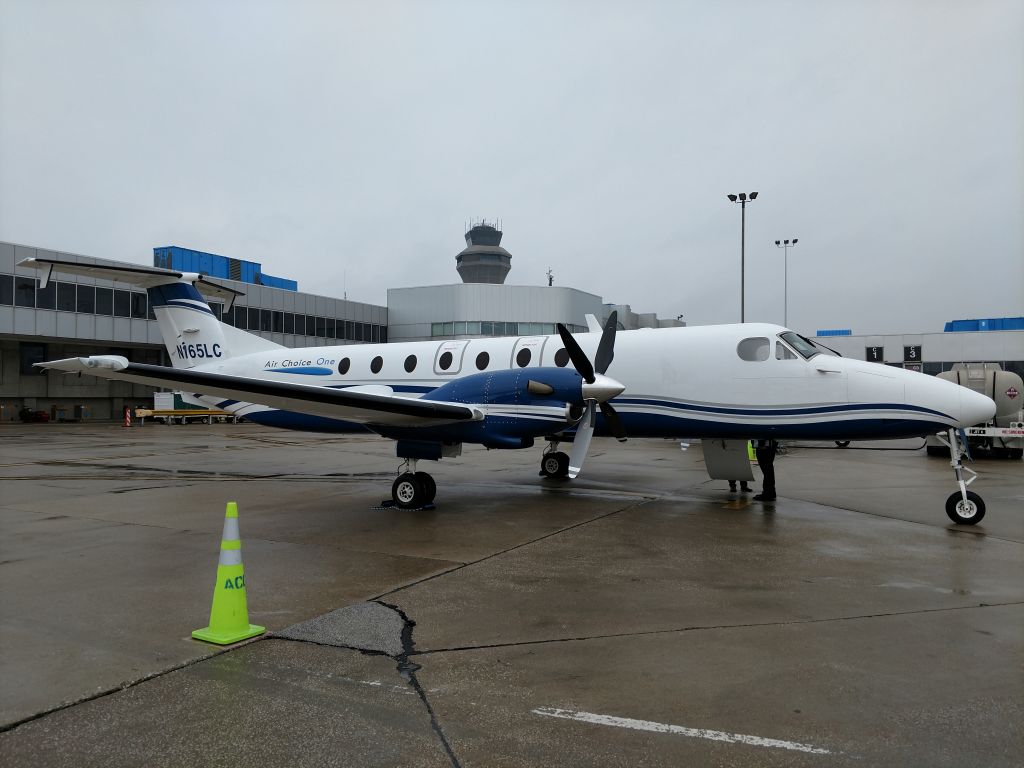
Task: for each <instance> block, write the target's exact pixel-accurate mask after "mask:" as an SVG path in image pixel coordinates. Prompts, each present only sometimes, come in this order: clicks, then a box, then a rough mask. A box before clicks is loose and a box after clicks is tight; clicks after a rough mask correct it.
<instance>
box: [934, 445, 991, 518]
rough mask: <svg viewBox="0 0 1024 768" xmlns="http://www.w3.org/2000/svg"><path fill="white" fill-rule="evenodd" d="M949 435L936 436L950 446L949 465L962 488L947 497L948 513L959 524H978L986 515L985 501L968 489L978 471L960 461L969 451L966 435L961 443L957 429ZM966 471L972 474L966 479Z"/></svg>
mask: <svg viewBox="0 0 1024 768" xmlns="http://www.w3.org/2000/svg"><path fill="white" fill-rule="evenodd" d="M948 435H949V437H948V439H947V438H946V437H945V436H943V435H941V434H939V435H936V437H938V439H939V440H941V441H942V442H943V443H945V444H946V445H947V446H949V465H950V466H951V467H952V468H953V474H954V475H956V482H957V485H959V486H960V490H958V491H955V492H954V493H952V494H951V495H950V497H949V498H948V499H946V515H947V516H948V517H949V519H950V520H952V521H953V522H954V523H956V524H957V525H977V524H978V523H980V522H981V518H983V517H984V516H985V502H984V501H982V499H981V496H979V495H978V494H976V493H975V492H974V491H968V490H967V486H968V485H970V484H971V483H973V482H974V481H975V480H976V479H977V477H978V473H977V472H975V471H974V470H973V469H970V468H969V467H965V466H964V465H963V464H961V463H960V457H961V456H963V455H964V453H966V452H967V449H966V447H965V446H966V444H967V440H966V437H965V438H964V439H963V445H961V443H960V441H959V440H957V430H955V429H951V430H949V432H948ZM964 472H970V473H971V476H970V477H968V478H966V479H965V478H964Z"/></svg>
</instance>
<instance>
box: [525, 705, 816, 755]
mask: <svg viewBox="0 0 1024 768" xmlns="http://www.w3.org/2000/svg"><path fill="white" fill-rule="evenodd" d="M533 714H535V715H541V716H542V717H557V718H561V719H563V720H575V721H576V722H579V723H592V724H594V725H608V726H612V727H614V728H629V729H631V730H634V731H651V732H653V733H673V734H676V735H678V736H689V737H691V738H695V739H709V740H710V741H724V742H726V743H728V744H746V745H748V746H752V747H771V748H775V749H789V750H792V751H794V752H808V753H810V754H813V755H831V754H833V753H832V752H830V751H829V750H827V749H822V748H821V747H815V746H813V745H812V744H801V743H800V742H797V741H782V740H781V739H768V738H765V737H763V736H749V735H746V734H743V733H726V732H725V731H709V730H706V729H704V728H686V727H685V726H682V725H668V724H667V723H655V722H651V721H650V720H634V719H632V718H629V717H615V716H614V715H597V714H594V713H593V712H575V711H573V710H571V709H557V708H555V707H540V708H539V709H535V710H533Z"/></svg>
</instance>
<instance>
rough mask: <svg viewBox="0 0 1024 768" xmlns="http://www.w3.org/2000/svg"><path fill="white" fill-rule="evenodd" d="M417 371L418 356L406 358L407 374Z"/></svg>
mask: <svg viewBox="0 0 1024 768" xmlns="http://www.w3.org/2000/svg"><path fill="white" fill-rule="evenodd" d="M415 370H416V355H409V356H408V357H407V358H405V372H406V373H412V372H413V371H415Z"/></svg>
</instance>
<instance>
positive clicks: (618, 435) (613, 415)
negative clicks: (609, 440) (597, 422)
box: [599, 403, 626, 443]
mask: <svg viewBox="0 0 1024 768" xmlns="http://www.w3.org/2000/svg"><path fill="white" fill-rule="evenodd" d="M599 407H600V408H601V415H602V416H604V420H605V422H607V424H608V431H609V432H611V433H612V434H613V435H614V436H615V439H616V440H618V441H619V442H620V443H624V442H626V430H625V428H624V427H623V426H622V419H620V418H619V414H618V413H617V412H616V411H615V409H614V408H612V407H611V406H610V405H609V404H608V403H601V404H600V405H599Z"/></svg>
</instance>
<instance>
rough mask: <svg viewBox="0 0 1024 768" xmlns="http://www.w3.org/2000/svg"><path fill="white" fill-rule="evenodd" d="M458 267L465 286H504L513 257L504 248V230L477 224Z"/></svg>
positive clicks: (458, 257)
mask: <svg viewBox="0 0 1024 768" xmlns="http://www.w3.org/2000/svg"><path fill="white" fill-rule="evenodd" d="M455 266H456V269H458V270H459V276H460V277H462V282H464V283H491V284H493V285H501V284H503V283H504V282H505V276H506V275H507V274H508V272H509V270H510V269H512V254H511V253H509V252H508V251H506V250H505V249H504V248H502V247H501V230H499V229H498V228H497V227H495V226H493V225H491V224H488V223H487V222H486V221H481V222H479V223H477V224H474V225H473V226H472V227H471V228H470V230H469V231H468V232H467V233H466V248H465V249H464V250H463V251H462V252H461V253H459V255H458V256H456V257H455Z"/></svg>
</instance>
